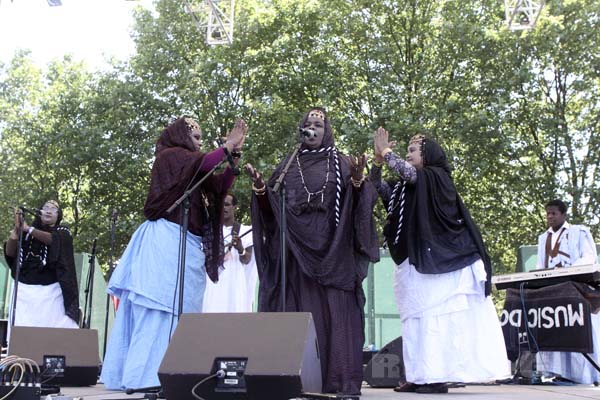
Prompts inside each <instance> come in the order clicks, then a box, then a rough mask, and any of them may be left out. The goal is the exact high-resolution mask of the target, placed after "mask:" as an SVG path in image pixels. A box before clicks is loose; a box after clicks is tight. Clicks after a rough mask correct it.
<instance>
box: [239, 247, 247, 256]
mask: <svg viewBox="0 0 600 400" xmlns="http://www.w3.org/2000/svg"><path fill="white" fill-rule="evenodd" d="M245 255H246V248H245V247H244V250H242V252H241V253H240V257H243V256H245Z"/></svg>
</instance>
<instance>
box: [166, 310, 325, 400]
mask: <svg viewBox="0 0 600 400" xmlns="http://www.w3.org/2000/svg"><path fill="white" fill-rule="evenodd" d="M215 375H217V376H215ZM158 377H159V379H160V382H161V385H162V388H163V392H164V394H165V396H166V398H167V399H169V400H186V399H190V400H194V396H192V394H191V392H192V389H193V388H194V387H195V389H194V390H195V393H196V394H197V395H198V396H200V397H203V398H205V399H210V400H225V399H248V400H264V399H289V398H293V397H299V396H300V394H301V393H303V392H315V393H320V392H321V388H322V387H321V386H322V383H321V364H320V360H319V350H318V346H317V336H316V332H315V326H314V322H313V320H312V316H311V314H310V313H228V314H216V313H215V314H212V313H206V314H183V315H182V318H181V320H180V321H179V324H178V325H177V329H176V330H175V333H174V334H173V337H172V338H171V343H170V344H169V347H168V348H167V351H166V353H165V356H164V357H163V360H162V362H161V364H160V368H159V370H158Z"/></svg>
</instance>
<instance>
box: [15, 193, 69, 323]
mask: <svg viewBox="0 0 600 400" xmlns="http://www.w3.org/2000/svg"><path fill="white" fill-rule="evenodd" d="M52 203H53V204H54V205H56V206H57V208H58V217H57V220H56V223H55V224H54V225H53V226H49V225H44V224H43V223H42V220H41V217H40V215H39V214H38V215H37V216H36V217H35V219H34V220H33V222H32V224H31V225H32V226H33V227H34V228H36V229H39V230H41V231H45V232H49V233H50V234H51V235H52V243H51V244H50V245H46V244H44V243H42V242H41V241H39V240H37V239H35V238H33V236H32V235H29V234H28V233H27V232H23V237H22V243H21V251H20V252H19V253H18V254H17V257H18V256H19V255H20V256H21V257H22V260H21V270H20V271H19V282H22V283H25V284H31V285H50V284H52V283H55V282H58V284H59V285H60V289H61V291H62V295H63V304H64V307H65V314H66V315H67V316H68V317H69V318H71V319H72V320H73V321H75V322H76V323H77V324H79V317H80V310H79V287H78V284H77V272H76V269H75V257H74V254H73V238H72V237H71V232H70V231H69V229H68V228H67V227H66V226H63V225H60V222H61V221H62V217H63V212H62V209H61V208H60V207H59V206H58V203H56V202H54V201H53V202H52ZM44 205H45V203H44V204H42V205H41V206H40V208H39V209H42V207H43V206H44ZM5 258H6V261H7V262H8V265H9V266H10V268H11V273H12V276H13V278H14V277H15V271H16V269H15V268H16V265H17V258H16V257H8V256H6V251H5Z"/></svg>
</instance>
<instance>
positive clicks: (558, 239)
mask: <svg viewBox="0 0 600 400" xmlns="http://www.w3.org/2000/svg"><path fill="white" fill-rule="evenodd" d="M546 221H547V222H548V230H547V231H545V232H544V233H542V234H541V235H540V236H539V238H538V258H537V268H538V269H545V268H560V267H570V266H572V265H581V264H593V263H596V262H597V254H596V246H595V244H594V239H593V238H592V235H591V233H590V230H589V229H588V228H587V227H585V226H583V225H571V224H569V223H568V222H567V205H566V204H565V203H564V202H563V201H561V200H552V201H550V202H548V204H546ZM591 318H592V332H593V336H594V338H593V343H594V353H592V354H590V356H591V357H592V358H593V359H594V360H595V361H596V363H597V364H600V362H599V361H600V357H599V356H598V355H599V354H600V350H599V348H600V314H598V313H597V314H591ZM537 368H538V370H540V371H546V372H551V373H555V374H559V375H560V376H562V377H563V378H566V379H569V380H571V381H574V382H577V383H584V384H591V383H594V382H600V372H598V371H597V370H596V369H595V368H594V367H593V366H592V365H591V364H590V363H589V362H588V361H587V360H586V359H585V358H584V357H583V355H581V354H580V353H567V352H552V351H541V352H539V353H538V356H537Z"/></svg>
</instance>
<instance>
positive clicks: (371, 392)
mask: <svg viewBox="0 0 600 400" xmlns="http://www.w3.org/2000/svg"><path fill="white" fill-rule="evenodd" d="M362 393H363V394H362V396H361V397H360V398H361V400H375V399H398V398H402V399H421V400H427V399H437V400H440V399H444V400H450V399H462V400H465V399H468V400H514V399H524V400H525V399H526V400H569V399H571V400H575V399H600V387H595V386H593V385H569V386H558V385H531V386H529V385H485V386H483V385H468V386H466V387H464V388H459V389H450V391H449V393H448V394H444V395H440V394H418V393H396V392H394V391H393V390H392V389H373V388H370V387H368V386H364V387H363V390H362ZM62 394H63V395H65V396H69V397H72V398H73V400H77V399H81V400H86V399H89V400H103V399H106V400H116V399H130V400H136V399H141V398H143V397H144V396H143V395H142V394H137V393H136V394H132V395H126V394H125V393H123V392H115V391H109V390H106V389H104V387H103V386H102V385H96V386H93V387H84V388H77V387H62ZM43 400H46V399H45V398H43ZM265 400H279V399H268V398H265ZM281 400H284V399H281Z"/></svg>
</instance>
